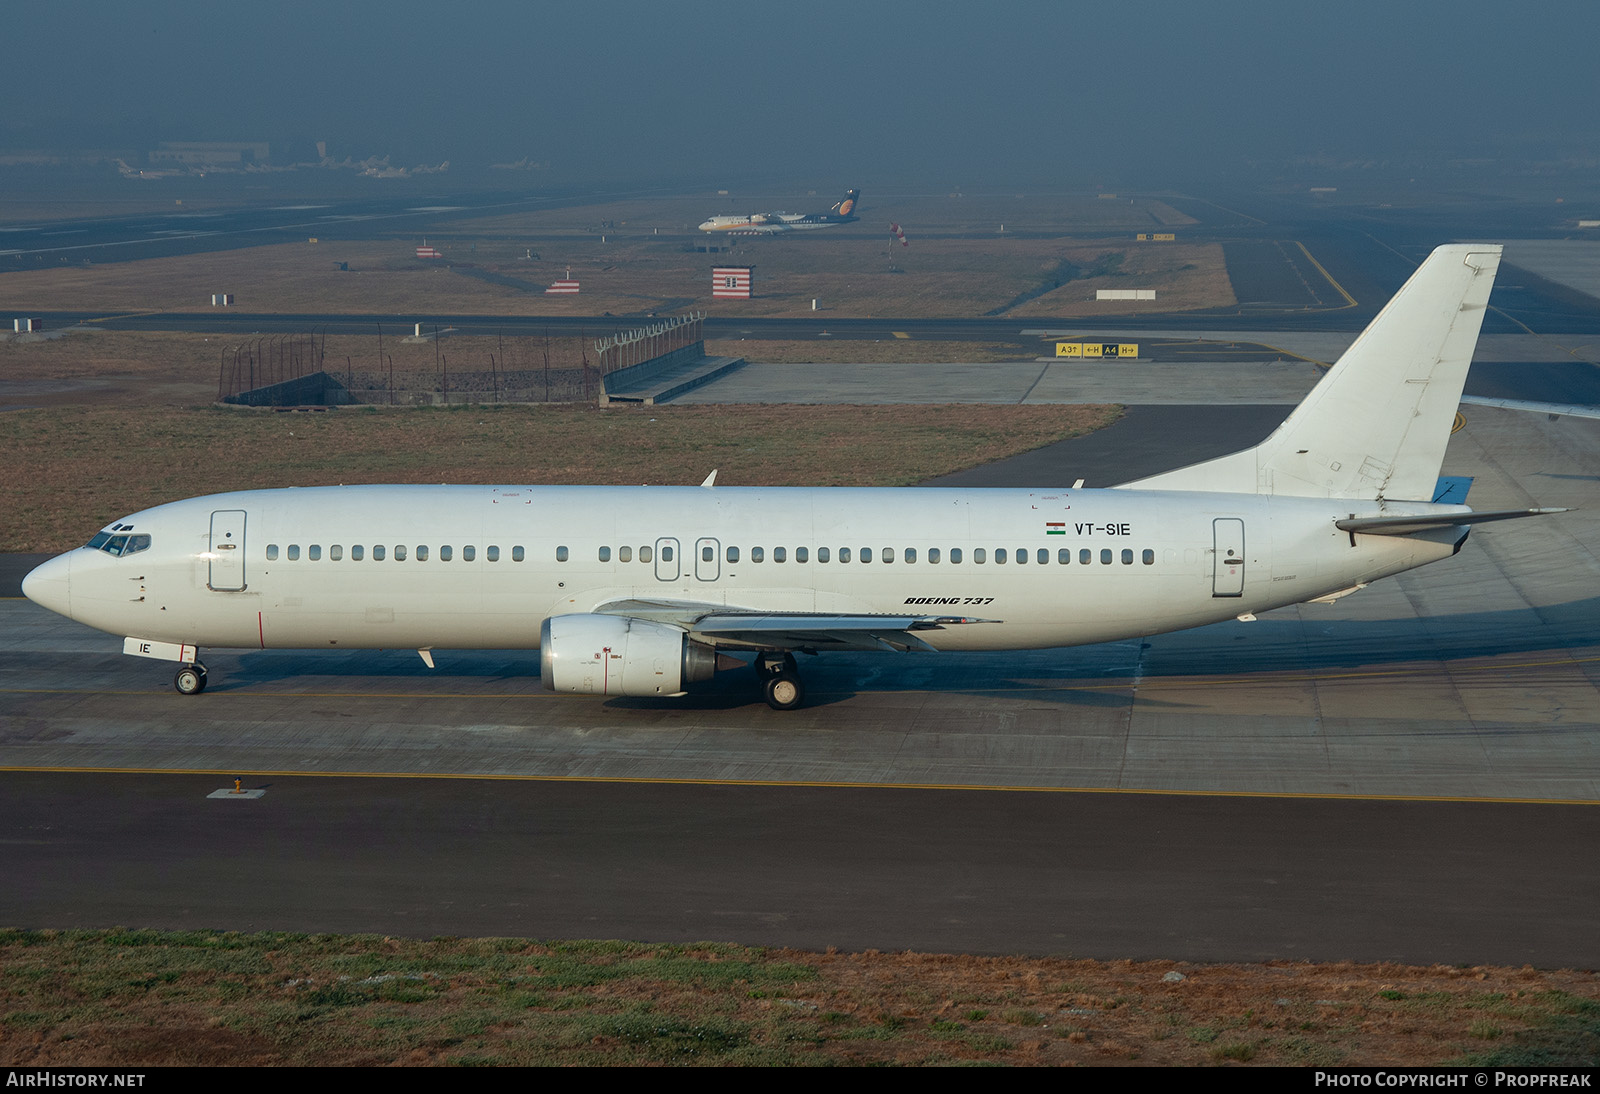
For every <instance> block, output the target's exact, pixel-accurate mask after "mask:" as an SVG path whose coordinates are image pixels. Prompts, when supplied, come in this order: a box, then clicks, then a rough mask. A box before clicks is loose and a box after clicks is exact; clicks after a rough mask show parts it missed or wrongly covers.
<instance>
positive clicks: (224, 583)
mask: <svg viewBox="0 0 1600 1094" xmlns="http://www.w3.org/2000/svg"><path fill="white" fill-rule="evenodd" d="M244 521H245V512H244V510H243V509H218V510H217V511H216V512H214V513H212V514H211V550H210V551H208V552H207V554H209V555H210V556H211V572H210V575H209V576H208V577H207V578H206V586H207V588H210V589H211V590H213V591H214V592H219V593H237V592H241V591H243V589H244Z"/></svg>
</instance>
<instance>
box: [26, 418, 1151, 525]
mask: <svg viewBox="0 0 1600 1094" xmlns="http://www.w3.org/2000/svg"><path fill="white" fill-rule="evenodd" d="M1118 413H1120V411H1119V409H1118V408H1116V407H1063V406H1026V407H1017V406H740V407H735V406H684V407H672V406H664V407H651V408H638V407H634V408H629V407H612V408H609V409H606V410H597V409H595V408H593V407H589V406H574V405H559V404H557V405H551V406H520V407H501V408H498V409H496V408H492V407H478V406H475V407H452V408H448V409H446V408H439V409H430V408H424V409H417V410H409V409H398V410H389V409H382V410H380V409H377V408H371V407H368V408H352V409H341V410H336V411H328V412H323V413H275V412H272V411H256V410H244V409H239V408H217V407H206V408H193V409H184V408H178V407H149V408H146V409H144V410H142V411H141V412H140V413H138V414H136V415H129V414H128V413H127V412H126V411H125V410H123V409H120V408H117V407H98V406H96V407H56V408H41V409H36V410H17V411H12V412H10V413H7V414H0V450H3V451H5V452H6V453H7V459H6V468H5V471H4V475H5V480H6V490H5V503H4V506H5V508H4V513H3V519H0V551H61V550H66V549H68V548H70V547H72V546H74V545H76V544H79V543H82V542H83V541H84V540H85V539H86V538H87V537H88V535H89V534H90V533H91V532H93V530H94V529H96V528H98V527H100V526H101V525H103V524H106V523H108V522H109V521H111V520H113V519H114V518H116V517H119V516H122V515H125V514H127V513H131V512H134V511H137V510H139V509H141V508H145V507H147V506H150V505H155V504H159V503H161V502H166V501H173V500H176V499H178V498H184V497H190V496H193V495H195V494H197V493H212V492H219V491H224V490H237V489H254V488H260V487H278V486H315V485H326V484H330V483H419V482H420V483H433V482H454V483H550V484H567V483H594V484H608V483H616V484H631V483H639V482H654V483H690V484H693V483H697V482H699V481H701V480H702V479H704V478H705V476H706V473H707V472H709V471H711V470H712V469H713V468H716V469H718V471H719V474H718V478H717V481H718V482H719V483H720V484H722V485H725V486H749V485H766V486H800V485H805V486H894V485H905V484H909V483H914V482H920V481H922V480H924V479H928V478H932V477H934V476H936V475H943V474H948V473H950V472H952V471H956V470H959V469H961V468H964V467H972V466H975V465H978V464H982V463H988V462H990V461H992V460H996V459H1002V458H1004V457H1006V456H1010V455H1014V454H1016V453H1018V452H1024V451H1027V450H1029V449H1033V448H1038V447H1039V446H1041V445H1045V444H1049V443H1052V442H1054V441H1057V440H1062V439H1064V438H1067V437H1071V436H1076V435H1078V434H1080V433H1085V432H1088V431H1090V430H1093V429H1098V428H1100V427H1101V426H1103V425H1106V424H1107V423H1109V422H1110V421H1112V420H1114V419H1115V418H1116V416H1117V415H1118ZM864 436H870V437H872V438H873V444H872V445H871V446H868V447H863V446H862V445H861V444H860V443H859V440H860V438H861V437H864Z"/></svg>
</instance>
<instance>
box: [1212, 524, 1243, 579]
mask: <svg viewBox="0 0 1600 1094" xmlns="http://www.w3.org/2000/svg"><path fill="white" fill-rule="evenodd" d="M1211 537H1212V547H1213V550H1212V556H1211V595H1212V596H1243V595H1244V521H1242V520H1240V519H1239V518H1238V517H1218V518H1217V519H1216V520H1213V521H1212V522H1211Z"/></svg>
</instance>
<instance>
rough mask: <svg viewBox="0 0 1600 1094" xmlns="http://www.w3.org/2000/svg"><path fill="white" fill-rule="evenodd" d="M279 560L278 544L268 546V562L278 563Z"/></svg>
mask: <svg viewBox="0 0 1600 1094" xmlns="http://www.w3.org/2000/svg"><path fill="white" fill-rule="evenodd" d="M277 560H278V545H277V544H276V543H269V544H267V561H268V562H276V561H277Z"/></svg>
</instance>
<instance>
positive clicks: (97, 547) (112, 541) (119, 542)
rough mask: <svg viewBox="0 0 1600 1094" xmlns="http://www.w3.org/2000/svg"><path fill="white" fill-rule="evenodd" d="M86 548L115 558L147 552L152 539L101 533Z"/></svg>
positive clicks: (142, 536) (86, 544)
mask: <svg viewBox="0 0 1600 1094" xmlns="http://www.w3.org/2000/svg"><path fill="white" fill-rule="evenodd" d="M84 546H85V547H87V548H89V549H90V550H91V551H104V552H105V553H106V554H108V555H111V556H113V557H120V556H122V555H131V554H135V553H137V552H139V551H143V550H145V549H146V548H147V547H149V546H150V537H149V536H144V535H140V536H130V535H126V534H124V535H117V536H114V535H112V534H111V533H110V532H101V533H99V534H98V535H96V536H95V537H94V538H93V539H91V540H90V541H89V542H88V543H85V544H84Z"/></svg>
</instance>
